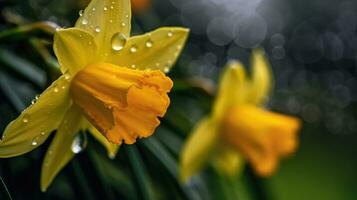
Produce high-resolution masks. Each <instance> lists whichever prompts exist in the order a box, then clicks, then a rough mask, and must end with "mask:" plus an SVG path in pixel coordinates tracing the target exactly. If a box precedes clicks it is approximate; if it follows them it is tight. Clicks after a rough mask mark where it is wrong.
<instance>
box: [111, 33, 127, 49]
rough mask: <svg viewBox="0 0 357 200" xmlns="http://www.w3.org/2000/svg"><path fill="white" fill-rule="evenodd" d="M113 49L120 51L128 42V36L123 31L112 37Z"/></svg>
mask: <svg viewBox="0 0 357 200" xmlns="http://www.w3.org/2000/svg"><path fill="white" fill-rule="evenodd" d="M111 43H112V49H113V50H114V51H120V50H122V49H123V48H124V46H125V44H126V37H125V35H124V34H122V33H116V34H114V35H113V37H112V39H111Z"/></svg>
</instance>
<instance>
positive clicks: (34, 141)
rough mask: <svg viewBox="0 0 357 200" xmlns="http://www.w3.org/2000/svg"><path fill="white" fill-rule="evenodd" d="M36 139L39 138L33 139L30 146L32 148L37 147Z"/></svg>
mask: <svg viewBox="0 0 357 200" xmlns="http://www.w3.org/2000/svg"><path fill="white" fill-rule="evenodd" d="M38 139H39V136H37V137H35V138H34V139H33V140H32V142H31V145H32V146H36V145H38Z"/></svg>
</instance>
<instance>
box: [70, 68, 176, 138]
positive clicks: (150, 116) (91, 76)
mask: <svg viewBox="0 0 357 200" xmlns="http://www.w3.org/2000/svg"><path fill="white" fill-rule="evenodd" d="M172 85H173V83H172V81H171V79H170V78H168V77H166V76H165V75H164V74H163V73H162V72H160V71H157V70H155V71H148V72H146V71H140V70H132V69H128V68H125V67H119V66H116V65H112V64H109V63H97V64H93V65H89V66H87V67H85V68H84V69H82V70H81V71H79V72H78V73H77V74H76V76H75V77H74V78H73V80H72V83H71V94H72V99H73V102H74V103H75V104H76V105H78V106H79V107H80V108H81V109H82V110H83V113H84V114H85V116H86V117H87V119H88V120H89V121H90V122H91V123H92V124H93V125H94V126H95V127H96V128H97V129H98V130H99V131H100V132H101V133H102V134H103V135H104V136H105V137H106V138H107V139H108V140H109V141H110V142H112V143H115V144H121V143H122V141H124V142H125V143H127V144H132V143H134V142H135V141H136V138H137V137H139V138H141V137H148V136H150V135H152V133H153V132H154V130H155V128H156V127H157V126H158V125H159V124H160V121H159V119H158V117H163V116H164V114H165V113H166V110H167V108H168V106H169V104H170V99H169V97H168V95H167V93H168V92H169V91H170V89H171V88H172Z"/></svg>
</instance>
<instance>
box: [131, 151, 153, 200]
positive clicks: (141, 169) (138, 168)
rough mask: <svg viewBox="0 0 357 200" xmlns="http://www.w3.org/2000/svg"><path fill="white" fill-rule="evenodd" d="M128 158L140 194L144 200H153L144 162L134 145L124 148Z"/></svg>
mask: <svg viewBox="0 0 357 200" xmlns="http://www.w3.org/2000/svg"><path fill="white" fill-rule="evenodd" d="M125 150H126V152H127V155H128V157H129V162H130V164H131V166H132V170H133V174H134V177H135V179H136V181H137V183H138V185H139V189H140V194H141V195H142V198H143V199H145V200H153V199H154V197H153V188H151V181H150V179H149V177H148V174H147V171H146V168H145V165H144V162H143V160H142V158H141V155H140V153H139V151H138V149H137V147H136V146H135V145H130V146H127V147H126V148H125Z"/></svg>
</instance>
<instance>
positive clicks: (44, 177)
mask: <svg viewBox="0 0 357 200" xmlns="http://www.w3.org/2000/svg"><path fill="white" fill-rule="evenodd" d="M82 119H83V118H82V114H81V112H80V110H79V109H78V108H77V107H75V106H72V107H71V108H70V109H69V110H68V111H67V113H66V115H65V116H64V117H63V121H62V123H61V125H60V127H59V128H58V130H57V133H56V135H55V137H54V138H53V141H52V143H51V145H50V147H49V148H48V150H47V153H46V156H45V159H44V161H43V164H42V171H41V190H42V191H46V190H47V188H48V186H49V185H50V184H51V182H52V181H53V179H54V178H55V177H56V175H57V174H58V173H59V172H60V170H61V169H62V168H63V167H64V166H65V165H66V164H67V163H68V162H69V161H70V160H71V159H72V158H73V156H74V153H73V151H72V144H73V141H74V138H75V136H76V134H77V133H78V131H79V130H80V129H81V125H82V124H81V123H82Z"/></svg>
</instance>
